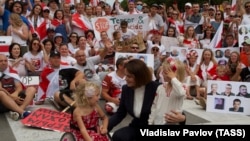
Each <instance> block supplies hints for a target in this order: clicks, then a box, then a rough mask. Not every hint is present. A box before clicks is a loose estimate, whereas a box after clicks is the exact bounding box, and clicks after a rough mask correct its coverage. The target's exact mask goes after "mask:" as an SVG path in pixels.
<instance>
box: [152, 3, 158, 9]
mask: <svg viewBox="0 0 250 141" xmlns="http://www.w3.org/2000/svg"><path fill="white" fill-rule="evenodd" d="M151 7H156V8H159V5H158V4H156V3H154V4H152V5H151Z"/></svg>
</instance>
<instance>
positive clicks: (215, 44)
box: [208, 21, 224, 48]
mask: <svg viewBox="0 0 250 141" xmlns="http://www.w3.org/2000/svg"><path fill="white" fill-rule="evenodd" d="M223 25H224V22H223V21H222V22H221V23H220V26H219V28H218V30H217V31H216V33H215V35H214V37H213V39H212V41H211V42H210V44H209V46H208V47H209V48H221V47H222V38H221V37H222V33H223Z"/></svg>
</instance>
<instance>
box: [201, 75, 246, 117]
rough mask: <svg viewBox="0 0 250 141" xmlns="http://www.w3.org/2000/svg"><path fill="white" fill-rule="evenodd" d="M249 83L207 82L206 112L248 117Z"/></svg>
mask: <svg viewBox="0 0 250 141" xmlns="http://www.w3.org/2000/svg"><path fill="white" fill-rule="evenodd" d="M249 88H250V83H248V82H236V81H218V80H217V81H215V80H208V85H207V108H206V111H207V112H219V113H233V114H242V115H250V89H249Z"/></svg>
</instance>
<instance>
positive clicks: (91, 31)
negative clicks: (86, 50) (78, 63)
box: [85, 29, 95, 38]
mask: <svg viewBox="0 0 250 141" xmlns="http://www.w3.org/2000/svg"><path fill="white" fill-rule="evenodd" d="M89 32H90V33H92V34H93V38H95V32H94V30H91V29H89V30H87V31H86V32H85V35H86V37H87V36H88V33H89ZM87 38H88V37H87Z"/></svg>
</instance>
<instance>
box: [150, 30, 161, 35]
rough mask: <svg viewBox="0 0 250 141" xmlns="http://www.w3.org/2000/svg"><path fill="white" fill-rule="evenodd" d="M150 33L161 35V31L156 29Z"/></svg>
mask: <svg viewBox="0 0 250 141" xmlns="http://www.w3.org/2000/svg"><path fill="white" fill-rule="evenodd" d="M149 33H151V34H161V33H160V31H159V30H156V29H152V30H150V31H149Z"/></svg>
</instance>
